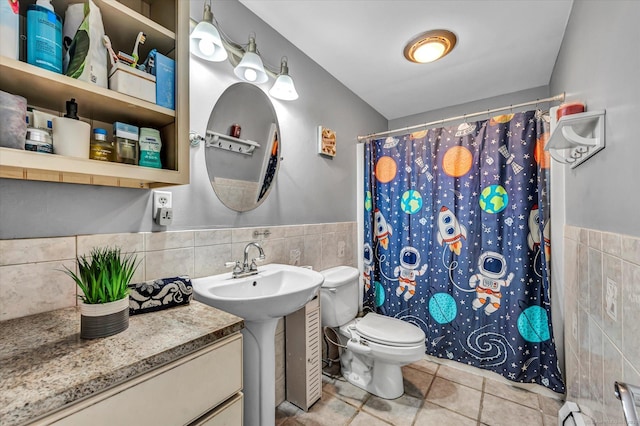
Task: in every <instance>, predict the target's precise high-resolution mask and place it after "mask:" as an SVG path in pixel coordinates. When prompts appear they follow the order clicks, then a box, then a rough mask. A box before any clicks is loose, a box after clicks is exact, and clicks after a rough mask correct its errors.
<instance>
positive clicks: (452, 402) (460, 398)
mask: <svg viewBox="0 0 640 426" xmlns="http://www.w3.org/2000/svg"><path fill="white" fill-rule="evenodd" d="M481 395H482V393H481V392H480V391H479V390H477V389H472V388H470V387H467V386H463V385H461V384H459V383H455V382H452V381H449V380H445V379H443V378H442V377H437V376H436V378H435V380H434V381H433V384H432V385H431V389H429V394H428V395H427V401H429V402H432V403H434V404H437V405H440V406H441V407H445V408H448V409H450V410H452V411H455V412H457V413H460V414H462V415H464V416H466V417H470V418H472V419H475V418H477V417H478V412H479V411H480V398H481Z"/></svg>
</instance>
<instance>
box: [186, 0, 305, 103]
mask: <svg viewBox="0 0 640 426" xmlns="http://www.w3.org/2000/svg"><path fill="white" fill-rule="evenodd" d="M196 24H197V25H196ZM191 25H192V28H193V27H194V26H195V28H194V29H193V31H192V33H191V37H190V39H191V41H190V50H191V53H193V54H194V55H196V56H198V57H199V58H202V59H205V60H207V61H212V62H221V61H224V60H225V59H227V58H228V59H229V62H231V65H233V66H234V70H233V72H234V74H235V75H236V76H237V77H238V78H239V79H240V80H242V81H246V82H249V83H253V84H261V83H265V82H266V81H267V80H269V77H272V78H275V79H276V81H275V83H274V84H273V87H272V88H271V89H270V90H269V95H271V97H273V98H276V99H280V100H283V101H293V100H296V99H298V92H297V91H296V88H295V86H294V84H293V79H292V78H291V77H290V76H289V66H288V60H287V57H286V56H283V57H282V60H281V62H280V70H279V72H278V70H277V69H276V68H275V67H271V68H272V69H270V67H268V66H266V65H265V64H264V63H263V62H262V58H261V57H260V52H259V51H258V48H257V46H256V36H255V34H253V33H252V34H250V35H249V43H248V44H247V45H241V44H238V43H236V42H234V41H233V40H231V38H229V36H227V35H226V34H225V33H224V31H222V29H221V28H220V24H218V22H217V21H216V19H215V17H214V16H213V13H212V12H211V0H208V4H207V0H205V5H204V13H203V17H202V21H200V23H198V22H197V21H195V20H194V19H191Z"/></svg>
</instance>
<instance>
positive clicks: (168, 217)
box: [156, 207, 173, 226]
mask: <svg viewBox="0 0 640 426" xmlns="http://www.w3.org/2000/svg"><path fill="white" fill-rule="evenodd" d="M172 220H173V209H170V208H168V207H160V208H159V209H158V213H157V214H156V223H157V224H158V225H162V226H167V225H171V221H172Z"/></svg>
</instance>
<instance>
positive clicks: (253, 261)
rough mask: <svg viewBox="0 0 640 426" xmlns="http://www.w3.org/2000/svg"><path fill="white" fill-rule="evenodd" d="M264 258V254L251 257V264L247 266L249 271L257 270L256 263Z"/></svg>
mask: <svg viewBox="0 0 640 426" xmlns="http://www.w3.org/2000/svg"><path fill="white" fill-rule="evenodd" d="M265 260H266V256H264V255H261V256H260V257H257V258H254V259H251V266H250V267H249V270H251V271H257V270H258V263H262V262H264V261H265Z"/></svg>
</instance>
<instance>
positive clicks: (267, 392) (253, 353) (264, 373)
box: [242, 318, 280, 426]
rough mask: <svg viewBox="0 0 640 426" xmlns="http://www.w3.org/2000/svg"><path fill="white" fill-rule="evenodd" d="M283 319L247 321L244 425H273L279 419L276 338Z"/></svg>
mask: <svg viewBox="0 0 640 426" xmlns="http://www.w3.org/2000/svg"><path fill="white" fill-rule="evenodd" d="M279 319H280V318H275V319H268V320H264V321H245V322H244V325H245V328H244V329H243V330H242V334H243V338H244V339H243V340H244V350H243V352H244V354H243V356H244V358H243V363H242V366H243V370H244V374H243V376H244V385H243V392H244V424H246V425H247V426H273V425H274V424H275V421H276V390H275V388H276V378H275V362H276V361H275V359H276V351H275V344H274V339H275V335H276V327H277V325H278V320H279Z"/></svg>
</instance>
